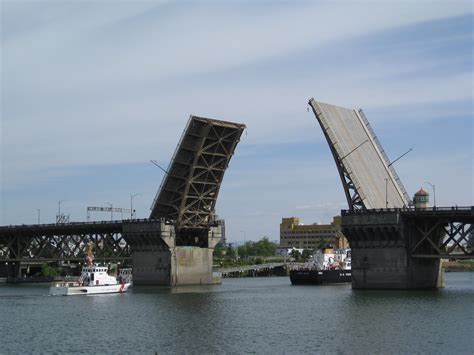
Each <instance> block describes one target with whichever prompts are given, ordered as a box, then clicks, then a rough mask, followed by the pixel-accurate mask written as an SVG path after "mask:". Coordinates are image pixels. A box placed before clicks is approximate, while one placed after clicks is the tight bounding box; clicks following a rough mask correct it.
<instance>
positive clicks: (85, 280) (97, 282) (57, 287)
mask: <svg viewBox="0 0 474 355" xmlns="http://www.w3.org/2000/svg"><path fill="white" fill-rule="evenodd" d="M87 249H88V250H87V257H86V262H87V266H86V267H84V268H83V269H82V273H81V276H80V277H79V280H77V281H58V282H53V283H52V284H51V287H50V288H49V293H50V294H51V295H53V296H70V295H94V294H100V293H121V292H125V291H127V290H128V288H129V287H130V286H131V281H132V280H131V279H132V269H121V270H120V271H119V274H118V276H117V277H114V276H110V275H109V274H108V273H107V272H108V268H107V267H105V266H99V265H97V264H93V260H94V257H93V255H92V245H91V244H88V248H87Z"/></svg>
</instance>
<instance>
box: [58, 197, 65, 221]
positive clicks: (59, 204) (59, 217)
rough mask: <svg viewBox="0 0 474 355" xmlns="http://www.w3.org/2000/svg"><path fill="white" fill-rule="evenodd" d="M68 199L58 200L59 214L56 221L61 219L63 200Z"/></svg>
mask: <svg viewBox="0 0 474 355" xmlns="http://www.w3.org/2000/svg"><path fill="white" fill-rule="evenodd" d="M65 201H66V200H59V201H58V215H57V216H56V223H59V222H60V221H61V202H65Z"/></svg>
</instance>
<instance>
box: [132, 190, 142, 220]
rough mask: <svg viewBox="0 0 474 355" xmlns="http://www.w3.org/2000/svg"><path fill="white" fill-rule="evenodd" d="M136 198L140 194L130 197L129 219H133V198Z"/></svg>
mask: <svg viewBox="0 0 474 355" xmlns="http://www.w3.org/2000/svg"><path fill="white" fill-rule="evenodd" d="M137 196H141V194H135V195H130V219H133V214H134V212H133V198H134V197H137Z"/></svg>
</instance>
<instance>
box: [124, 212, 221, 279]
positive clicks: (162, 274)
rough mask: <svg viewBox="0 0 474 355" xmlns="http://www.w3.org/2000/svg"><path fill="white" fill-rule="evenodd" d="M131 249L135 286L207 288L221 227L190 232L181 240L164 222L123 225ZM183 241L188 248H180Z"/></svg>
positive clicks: (170, 225)
mask: <svg viewBox="0 0 474 355" xmlns="http://www.w3.org/2000/svg"><path fill="white" fill-rule="evenodd" d="M123 233H124V238H125V240H126V241H127V243H129V244H130V245H131V248H132V261H133V283H134V284H135V285H163V286H178V285H209V284H212V283H213V274H212V267H213V263H212V256H213V252H214V247H215V246H216V244H217V243H218V242H219V240H220V238H221V226H220V225H216V226H213V227H211V228H210V229H206V230H192V231H188V232H187V233H186V238H182V237H181V236H180V235H179V233H178V234H177V233H176V229H175V226H174V225H173V224H169V223H166V222H165V221H164V220H161V221H157V222H156V223H148V224H146V225H136V224H128V225H127V224H124V226H123ZM184 241H186V242H187V243H188V244H190V245H182V244H183V242H184Z"/></svg>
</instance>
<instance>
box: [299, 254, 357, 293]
mask: <svg viewBox="0 0 474 355" xmlns="http://www.w3.org/2000/svg"><path fill="white" fill-rule="evenodd" d="M290 280H291V284H292V285H325V284H338V283H349V282H352V273H351V251H350V249H340V250H336V251H334V249H332V248H324V249H323V250H322V252H318V253H316V254H315V255H314V257H313V260H312V262H310V263H309V265H308V267H306V268H304V269H299V270H291V271H290Z"/></svg>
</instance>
